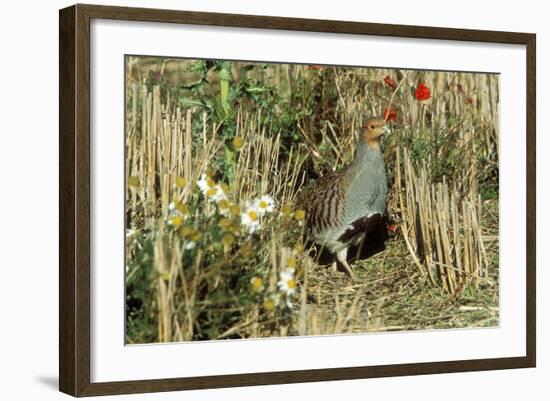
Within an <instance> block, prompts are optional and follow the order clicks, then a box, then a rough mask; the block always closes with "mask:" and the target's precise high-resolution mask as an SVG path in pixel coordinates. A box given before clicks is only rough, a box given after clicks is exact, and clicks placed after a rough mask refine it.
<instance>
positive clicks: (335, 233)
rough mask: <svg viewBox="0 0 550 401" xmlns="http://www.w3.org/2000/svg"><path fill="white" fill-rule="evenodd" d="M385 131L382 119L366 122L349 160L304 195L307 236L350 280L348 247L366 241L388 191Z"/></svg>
mask: <svg viewBox="0 0 550 401" xmlns="http://www.w3.org/2000/svg"><path fill="white" fill-rule="evenodd" d="M385 132H386V124H385V121H384V119H382V118H370V119H368V120H367V122H366V123H365V124H364V126H363V128H362V130H361V135H360V136H359V141H358V143H357V150H356V153H355V157H354V159H353V161H352V162H351V163H350V164H348V165H347V166H345V167H343V168H342V169H340V170H338V171H336V172H334V173H330V174H328V175H325V176H322V177H321V178H319V179H318V180H317V181H316V182H315V183H314V184H313V185H312V186H311V187H310V188H308V190H307V192H306V193H307V194H306V199H305V201H306V202H307V203H306V234H307V236H308V237H309V239H310V240H313V241H314V242H315V243H317V244H319V245H321V246H322V247H324V248H325V249H327V250H328V251H330V252H331V253H332V254H333V255H334V256H336V260H337V261H338V262H340V263H341V264H342V265H343V266H344V268H345V269H346V270H347V272H348V273H349V275H350V277H351V278H352V279H353V280H356V276H355V274H354V272H353V270H352V268H351V267H350V265H349V264H348V262H347V254H348V248H349V247H351V246H354V245H359V244H361V243H362V242H363V241H364V240H365V239H366V238H365V236H366V233H367V232H369V229H368V225H369V222H370V221H372V219H373V217H380V218H381V217H382V216H383V214H384V211H385V208H386V196H387V191H388V188H387V180H386V169H385V167H384V158H383V156H382V152H381V150H380V137H381V136H382V135H383V134H384V133H385ZM367 239H368V238H367ZM333 267H334V268H336V262H334V264H333Z"/></svg>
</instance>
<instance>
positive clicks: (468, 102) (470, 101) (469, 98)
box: [466, 96, 474, 106]
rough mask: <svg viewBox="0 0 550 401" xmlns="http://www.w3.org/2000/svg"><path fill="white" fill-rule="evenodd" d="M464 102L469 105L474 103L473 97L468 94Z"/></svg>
mask: <svg viewBox="0 0 550 401" xmlns="http://www.w3.org/2000/svg"><path fill="white" fill-rule="evenodd" d="M466 104H468V105H470V106H471V105H472V104H474V99H473V98H472V97H471V96H468V97H467V98H466Z"/></svg>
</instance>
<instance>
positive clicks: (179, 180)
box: [176, 177, 187, 189]
mask: <svg viewBox="0 0 550 401" xmlns="http://www.w3.org/2000/svg"><path fill="white" fill-rule="evenodd" d="M186 184H187V180H186V179H185V177H178V178H176V187H178V188H179V189H182V188H183V187H185V185H186Z"/></svg>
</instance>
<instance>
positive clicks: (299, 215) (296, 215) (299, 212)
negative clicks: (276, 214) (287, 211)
mask: <svg viewBox="0 0 550 401" xmlns="http://www.w3.org/2000/svg"><path fill="white" fill-rule="evenodd" d="M305 217H306V212H305V211H303V210H302V209H300V210H296V213H294V218H295V219H296V220H298V221H301V220H303V219H304V218H305Z"/></svg>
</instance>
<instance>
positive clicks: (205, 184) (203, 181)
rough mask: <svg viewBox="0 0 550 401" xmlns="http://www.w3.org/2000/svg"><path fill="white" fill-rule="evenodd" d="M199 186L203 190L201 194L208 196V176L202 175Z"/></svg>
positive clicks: (198, 182)
mask: <svg viewBox="0 0 550 401" xmlns="http://www.w3.org/2000/svg"><path fill="white" fill-rule="evenodd" d="M197 186H198V187H199V189H200V190H201V192H202V193H203V194H204V195H206V191H208V189H209V186H208V177H207V176H206V174H203V175H201V178H200V179H199V180H198V181H197Z"/></svg>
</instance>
